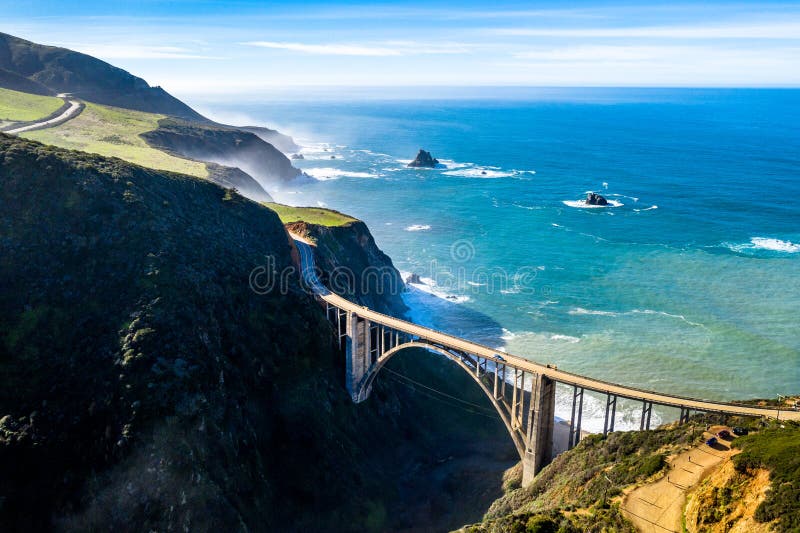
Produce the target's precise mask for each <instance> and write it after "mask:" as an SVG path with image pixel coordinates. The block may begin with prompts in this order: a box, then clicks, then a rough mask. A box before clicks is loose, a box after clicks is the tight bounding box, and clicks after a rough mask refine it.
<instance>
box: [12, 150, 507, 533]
mask: <svg viewBox="0 0 800 533" xmlns="http://www.w3.org/2000/svg"><path fill="white" fill-rule="evenodd" d="M0 201H2V203H3V205H4V206H7V208H6V209H4V210H3V211H2V212H1V213H0V228H2V234H1V235H2V239H0V257H2V260H0V280H2V281H0V283H2V290H0V331H2V332H3V333H2V335H1V336H0V368H1V369H2V372H0V470H2V471H3V472H4V475H3V476H2V477H0V529H2V530H3V531H30V530H52V529H59V530H66V531H86V530H109V529H120V530H164V531H166V530H171V529H189V530H198V531H218V530H239V531H245V530H253V531H275V530H281V531H308V530H315V531H383V530H402V529H408V528H413V527H417V526H419V525H420V524H425V525H426V526H428V527H431V528H432V529H437V530H444V529H449V528H452V527H457V526H458V525H459V524H461V523H464V522H465V521H470V520H477V519H479V518H480V514H481V513H482V510H483V509H485V508H486V506H488V504H489V502H491V501H492V500H493V499H495V498H496V497H498V496H499V495H500V492H499V480H500V475H501V473H502V471H503V470H505V469H506V468H508V467H509V466H510V465H511V464H512V463H513V462H514V451H513V446H511V444H510V442H509V441H508V439H507V436H506V435H505V434H504V429H503V427H502V424H501V423H500V422H499V421H498V420H497V419H496V418H493V417H489V416H487V415H486V414H482V413H478V414H476V412H475V409H474V408H472V409H471V410H470V409H464V408H462V407H460V406H458V405H456V406H453V405H451V403H452V402H449V403H448V402H447V401H446V396H443V395H442V394H444V395H447V394H449V395H451V396H454V395H456V394H458V395H459V397H461V398H463V399H464V400H465V401H468V402H472V403H474V404H475V405H479V406H483V407H484V409H491V407H490V406H489V404H488V402H487V401H486V400H485V399H484V398H482V394H481V393H480V391H477V390H475V388H474V387H471V386H470V383H471V381H470V378H469V377H468V376H466V375H462V374H461V373H460V372H458V371H457V370H454V369H453V368H452V367H451V366H450V365H449V363H447V362H446V361H444V360H442V359H441V358H436V357H433V356H431V355H430V354H427V353H426V352H419V353H416V352H413V351H409V352H408V353H407V354H403V355H400V356H398V357H397V359H396V360H393V361H392V362H390V365H389V366H388V367H387V369H388V370H391V371H392V372H393V373H389V372H386V373H385V376H386V377H385V378H381V379H379V380H378V381H377V382H376V383H375V387H374V392H373V397H372V398H371V399H370V401H368V402H365V403H364V404H360V405H355V404H353V403H352V402H351V400H350V398H349V396H348V395H347V392H346V390H345V389H344V387H343V377H342V376H343V373H344V357H343V356H342V354H341V353H340V352H339V351H338V349H337V348H336V347H335V346H333V335H332V331H331V328H330V326H329V324H328V323H327V321H326V320H325V317H324V311H323V309H321V308H320V307H319V305H318V304H316V303H315V302H314V301H313V300H312V299H311V298H310V297H308V296H307V295H306V294H305V293H304V292H303V291H302V290H301V289H300V287H299V284H298V280H297V279H296V278H292V279H291V282H290V284H289V286H288V287H287V290H286V291H269V292H267V293H265V294H259V293H256V292H254V291H253V290H251V288H250V274H251V272H252V271H253V269H255V268H258V267H263V266H264V265H265V258H272V260H273V263H272V264H273V265H274V267H275V271H276V272H277V271H281V270H282V269H284V268H287V267H289V266H290V265H291V261H292V259H291V247H290V244H289V242H288V237H287V233H286V231H285V229H284V227H283V225H282V224H281V222H280V220H279V219H278V217H277V216H276V215H275V213H273V212H272V211H271V210H269V209H267V208H265V207H263V206H261V205H258V204H256V203H254V202H251V201H249V200H247V199H245V198H243V197H241V196H239V195H237V194H236V193H235V192H233V191H231V190H225V189H223V188H220V187H218V186H216V185H214V184H212V183H209V182H207V181H203V180H198V179H195V178H191V177H188V176H183V175H178V174H170V173H165V172H158V171H153V170H150V169H146V168H143V167H138V166H135V165H131V164H128V163H125V162H122V161H120V160H118V159H106V158H102V157H99V156H94V155H89V154H82V153H79V152H71V151H66V150H61V149H55V148H52V147H48V146H44V145H41V144H38V143H35V142H31V141H25V140H22V139H18V138H12V137H9V136H5V135H2V134H0ZM365 231H366V230H365V229H361V230H359V231H357V232H355V233H354V234H353V235H356V236H357V235H361V236H362V237H363V233H361V232H365ZM348 239H350V237H349V236H348V237H347V239H345V244H344V247H347V246H351V245H350V244H346V243H347V242H349V241H348ZM332 249H333V248H332ZM363 253H364V254H365V255H366V254H367V252H366V251H364V252H363ZM347 263H348V261H347V258H345V257H337V264H345V265H346V264H347ZM266 264H269V263H266ZM350 266H351V267H355V265H350ZM415 383H422V384H425V386H428V387H432V388H435V389H436V390H437V391H440V393H436V394H434V393H432V392H430V391H428V390H427V389H424V388H422V387H420V386H419V385H415ZM464 391H466V393H465V392H464ZM431 396H432V397H433V398H431Z"/></svg>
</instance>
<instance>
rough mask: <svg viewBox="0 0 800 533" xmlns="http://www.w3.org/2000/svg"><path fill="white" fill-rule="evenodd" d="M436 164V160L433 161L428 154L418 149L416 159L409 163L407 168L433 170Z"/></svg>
mask: <svg viewBox="0 0 800 533" xmlns="http://www.w3.org/2000/svg"><path fill="white" fill-rule="evenodd" d="M438 164H439V160H438V159H435V158H434V157H433V156H432V155H431V153H430V152H426V151H425V150H423V149H422V148H420V150H419V153H418V154H417V157H416V158H415V159H414V160H413V161H412V162H411V163H409V164H408V166H409V167H413V168H433V167H435V166H436V165H438Z"/></svg>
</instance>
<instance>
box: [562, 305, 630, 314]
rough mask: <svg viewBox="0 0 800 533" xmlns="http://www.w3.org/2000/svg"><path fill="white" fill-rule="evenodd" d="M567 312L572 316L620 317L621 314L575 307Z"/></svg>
mask: <svg viewBox="0 0 800 533" xmlns="http://www.w3.org/2000/svg"><path fill="white" fill-rule="evenodd" d="M567 312H568V313H569V314H570V315H596V316H619V313H615V312H613V311H598V310H593V309H585V308H583V307H573V308H572V309H570V310H569V311H567Z"/></svg>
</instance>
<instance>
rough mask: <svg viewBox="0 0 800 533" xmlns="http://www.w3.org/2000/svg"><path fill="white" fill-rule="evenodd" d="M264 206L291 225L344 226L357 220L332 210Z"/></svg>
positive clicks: (273, 203) (273, 205)
mask: <svg viewBox="0 0 800 533" xmlns="http://www.w3.org/2000/svg"><path fill="white" fill-rule="evenodd" d="M264 205H266V206H267V207H269V208H270V209H272V210H273V211H275V212H276V213H278V216H279V217H280V218H281V222H283V223H284V224H291V223H293V222H307V223H309V224H317V225H319V226H329V227H330V226H346V225H348V224H352V223H354V222H358V219H356V218H353V217H351V216H349V215H345V214H344V213H340V212H339V211H334V210H333V209H325V208H323V207H293V206H290V205H283V204H278V203H275V202H267V203H265V204H264Z"/></svg>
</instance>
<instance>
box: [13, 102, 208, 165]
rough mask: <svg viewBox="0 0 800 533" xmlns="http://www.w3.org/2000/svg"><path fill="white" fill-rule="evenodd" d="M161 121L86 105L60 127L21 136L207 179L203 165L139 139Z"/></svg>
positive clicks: (96, 105)
mask: <svg viewBox="0 0 800 533" xmlns="http://www.w3.org/2000/svg"><path fill="white" fill-rule="evenodd" d="M162 118H164V116H163V115H155V114H152V113H143V112H141V111H131V110H129V109H122V108H118V107H108V106H104V105H99V104H92V103H89V104H86V108H85V109H84V110H83V112H82V113H81V114H80V115H78V116H77V117H75V118H74V119H72V120H69V121H67V122H65V123H63V124H61V125H60V126H57V127H54V128H47V129H43V130H36V131H30V132H25V133H23V134H22V135H23V137H25V138H27V139H32V140H35V141H39V142H42V143H45V144H51V145H53V146H59V147H61V148H69V149H71V150H81V151H83V152H90V153H93V154H99V155H104V156H109V157H119V158H120V159H124V160H126V161H129V162H131V163H135V164H137V165H142V166H146V167H149V168H153V169H157V170H168V171H171V172H179V173H182V174H189V175H192V176H197V177H199V178H206V177H208V170H207V169H206V165H205V163H201V162H199V161H192V160H190V159H185V158H181V157H176V156H174V155H172V154H168V153H166V152H164V151H162V150H158V149H156V148H153V147H151V146H149V145H148V144H147V142H145V140H144V139H143V138H142V137H141V136H140V135H141V134H142V133H145V132H147V131H151V130H154V129H156V128H158V121H159V120H160V119H162Z"/></svg>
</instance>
